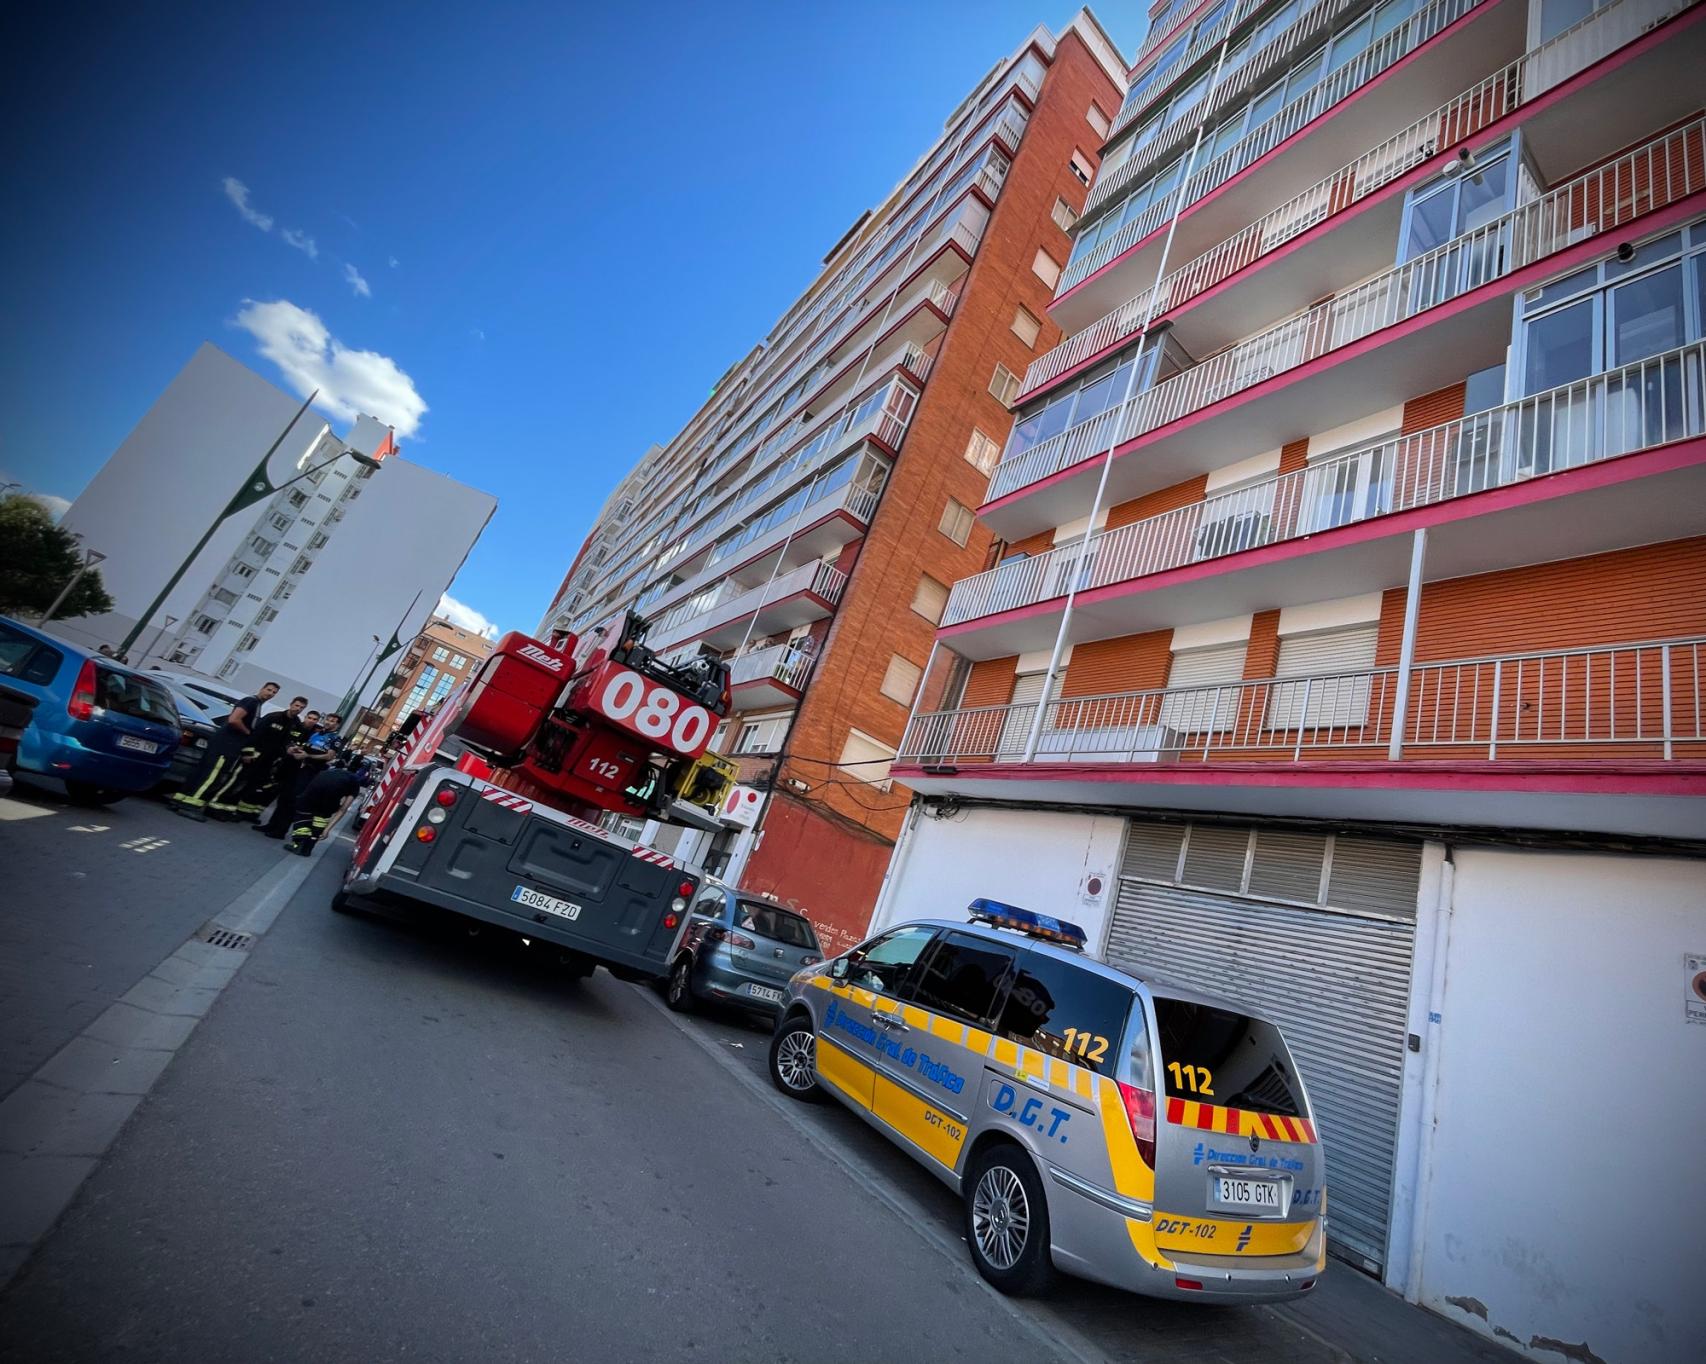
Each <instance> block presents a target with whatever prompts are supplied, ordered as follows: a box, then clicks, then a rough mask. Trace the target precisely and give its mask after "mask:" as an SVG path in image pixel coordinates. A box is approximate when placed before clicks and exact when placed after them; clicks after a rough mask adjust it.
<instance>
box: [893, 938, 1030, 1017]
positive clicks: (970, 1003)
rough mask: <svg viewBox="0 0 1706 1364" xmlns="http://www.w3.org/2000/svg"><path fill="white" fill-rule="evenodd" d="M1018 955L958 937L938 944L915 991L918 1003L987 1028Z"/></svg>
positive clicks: (993, 944) (1009, 949)
mask: <svg viewBox="0 0 1706 1364" xmlns="http://www.w3.org/2000/svg"><path fill="white" fill-rule="evenodd" d="M1018 955H1019V954H1018V952H1017V951H1016V950H1015V949H1014V948H1012V947H1009V946H1007V945H1006V944H1004V943H996V942H988V941H986V940H984V939H981V938H972V937H967V936H965V935H963V934H959V933H944V934H943V935H942V936H941V937H940V938H938V939H937V941H936V946H935V947H934V948H932V949H931V951H930V955H929V956H928V957H926V958H925V959H924V967H923V969H922V970H921V971H920V972H919V973H918V979H917V982H916V983H915V984H914V986H913V988H912V998H913V1001H914V1002H915V1003H917V1004H918V1005H920V1006H921V1007H923V1008H926V1009H930V1010H932V1011H933V1012H935V1013H939V1014H946V1015H947V1016H948V1017H949V1018H957V1019H959V1020H960V1021H961V1022H962V1023H972V1024H975V1025H976V1026H978V1027H980V1028H986V1027H988V1026H989V1025H990V1024H991V1023H992V1022H994V1019H995V1003H996V999H997V997H998V996H999V995H1000V993H1001V990H1002V988H1003V987H1004V986H1005V985H1006V984H1007V977H1008V974H1009V973H1010V972H1011V971H1012V969H1013V963H1014V961H1015V960H1017V958H1018Z"/></svg>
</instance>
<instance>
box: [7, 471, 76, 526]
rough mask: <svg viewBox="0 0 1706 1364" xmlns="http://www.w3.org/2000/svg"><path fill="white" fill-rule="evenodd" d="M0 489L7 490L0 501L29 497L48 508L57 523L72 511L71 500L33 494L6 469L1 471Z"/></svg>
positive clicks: (43, 494) (49, 494) (50, 494)
mask: <svg viewBox="0 0 1706 1364" xmlns="http://www.w3.org/2000/svg"><path fill="white" fill-rule="evenodd" d="M0 488H4V489H5V491H4V492H0V500H3V499H5V498H8V497H13V496H16V497H27V498H29V499H30V501H32V502H35V503H37V504H39V505H40V506H43V507H46V508H47V510H48V514H49V515H51V516H52V517H53V519H54V520H55V521H57V520H59V519H60V517H62V516H64V515H65V513H66V512H67V511H69V510H70V509H71V500H70V499H69V498H65V497H56V496H54V494H52V493H38V492H33V491H31V490H30V489H29V488H26V487H24V486H23V485H22V484H21V483H19V482H18V481H17V480H16V479H14V478H12V477H11V475H10V474H8V473H7V472H6V470H4V469H0Z"/></svg>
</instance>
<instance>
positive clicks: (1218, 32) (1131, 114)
mask: <svg viewBox="0 0 1706 1364" xmlns="http://www.w3.org/2000/svg"><path fill="white" fill-rule="evenodd" d="M1267 3H1268V0H1238V3H1237V5H1235V6H1234V7H1233V8H1232V9H1231V10H1229V11H1228V12H1227V15H1226V17H1225V18H1224V19H1222V20H1221V21H1220V23H1218V24H1216V25H1215V26H1214V27H1213V28H1212V29H1209V30H1207V31H1206V32H1203V33H1199V34H1198V35H1197V40H1196V41H1195V42H1194V43H1192V44H1191V45H1190V47H1188V48H1186V49H1185V51H1183V52H1181V53H1180V54H1179V55H1178V56H1177V57H1175V58H1174V59H1173V60H1172V61H1170V62H1168V63H1167V65H1166V66H1165V67H1163V68H1161V70H1160V71H1155V72H1150V71H1146V72H1144V75H1145V76H1150V75H1152V74H1153V75H1154V76H1155V80H1156V81H1159V82H1160V83H1159V84H1151V86H1150V88H1149V89H1148V90H1146V91H1145V92H1144V94H1143V96H1142V97H1141V98H1139V99H1136V100H1134V101H1132V102H1131V103H1129V104H1125V105H1123V106H1122V107H1121V109H1120V111H1119V113H1118V114H1117V115H1115V117H1114V121H1113V124H1112V126H1111V127H1109V129H1108V138H1107V140H1108V141H1109V142H1112V141H1113V140H1114V139H1115V138H1117V137H1118V136H1119V135H1120V133H1121V132H1123V131H1124V130H1125V129H1126V128H1127V127H1129V126H1130V125H1131V124H1132V123H1134V122H1135V121H1136V120H1137V116H1138V115H1139V114H1140V113H1145V112H1147V111H1149V110H1151V109H1153V108H1155V107H1156V105H1157V103H1158V102H1159V100H1160V96H1161V95H1162V94H1164V93H1165V92H1166V91H1168V90H1169V89H1171V88H1172V85H1173V82H1174V81H1175V80H1176V79H1177V78H1178V75H1179V73H1181V72H1184V71H1189V70H1190V69H1191V67H1192V66H1194V65H1195V64H1196V63H1197V62H1199V61H1201V60H1202V58H1203V57H1205V56H1206V55H1207V54H1208V53H1209V52H1211V51H1212V50H1213V49H1214V48H1215V47H1216V46H1217V45H1218V44H1219V42H1220V40H1221V39H1222V38H1223V37H1225V36H1226V34H1227V33H1228V32H1230V31H1231V30H1232V29H1235V28H1237V27H1238V25H1239V24H1241V23H1243V22H1244V21H1245V20H1246V19H1248V18H1249V17H1250V15H1251V14H1253V13H1254V12H1255V11H1256V10H1258V9H1260V8H1261V7H1262V6H1263V5H1265V4H1267ZM1144 46H1145V48H1146V49H1147V48H1148V46H1149V39H1148V38H1147V37H1146V38H1145V39H1144ZM1258 55H1259V54H1258ZM1161 71H1171V72H1172V73H1173V74H1172V75H1171V76H1167V77H1166V78H1165V79H1162V77H1161Z"/></svg>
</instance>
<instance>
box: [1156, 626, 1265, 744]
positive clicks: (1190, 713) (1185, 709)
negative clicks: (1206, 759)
mask: <svg viewBox="0 0 1706 1364" xmlns="http://www.w3.org/2000/svg"><path fill="white" fill-rule="evenodd" d="M1248 647H1249V641H1248V640H1243V639H1241V640H1238V641H1237V642H1236V643H1234V644H1213V645H1209V646H1208V647H1207V648H1202V649H1187V650H1184V651H1183V652H1180V653H1175V654H1174V655H1173V659H1172V663H1171V665H1170V667H1169V668H1168V671H1167V690H1168V691H1170V692H1173V693H1175V694H1174V695H1171V696H1168V697H1167V698H1166V700H1164V701H1163V702H1162V703H1161V723H1162V724H1163V725H1165V726H1166V727H1167V728H1168V729H1172V730H1178V731H1180V732H1181V733H1185V734H1201V733H1203V732H1205V731H1207V730H1210V729H1215V730H1223V729H1229V728H1231V726H1232V722H1233V720H1234V719H1235V718H1236V716H1237V712H1238V684H1239V682H1240V681H1241V680H1242V678H1243V676H1244V655H1245V652H1246V651H1247V649H1248Z"/></svg>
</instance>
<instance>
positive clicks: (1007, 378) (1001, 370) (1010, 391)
mask: <svg viewBox="0 0 1706 1364" xmlns="http://www.w3.org/2000/svg"><path fill="white" fill-rule="evenodd" d="M989 391H990V393H991V394H993V395H994V397H995V400H996V401H997V402H998V403H1000V404H1001V405H1002V406H1003V407H1005V406H1007V404H1009V403H1011V402H1012V401H1013V399H1015V398H1017V397H1018V396H1019V376H1018V375H1017V374H1015V373H1013V371H1012V370H1010V369H1008V368H1007V366H1006V365H997V366H996V367H995V373H994V374H992V375H990V377H989Z"/></svg>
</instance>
